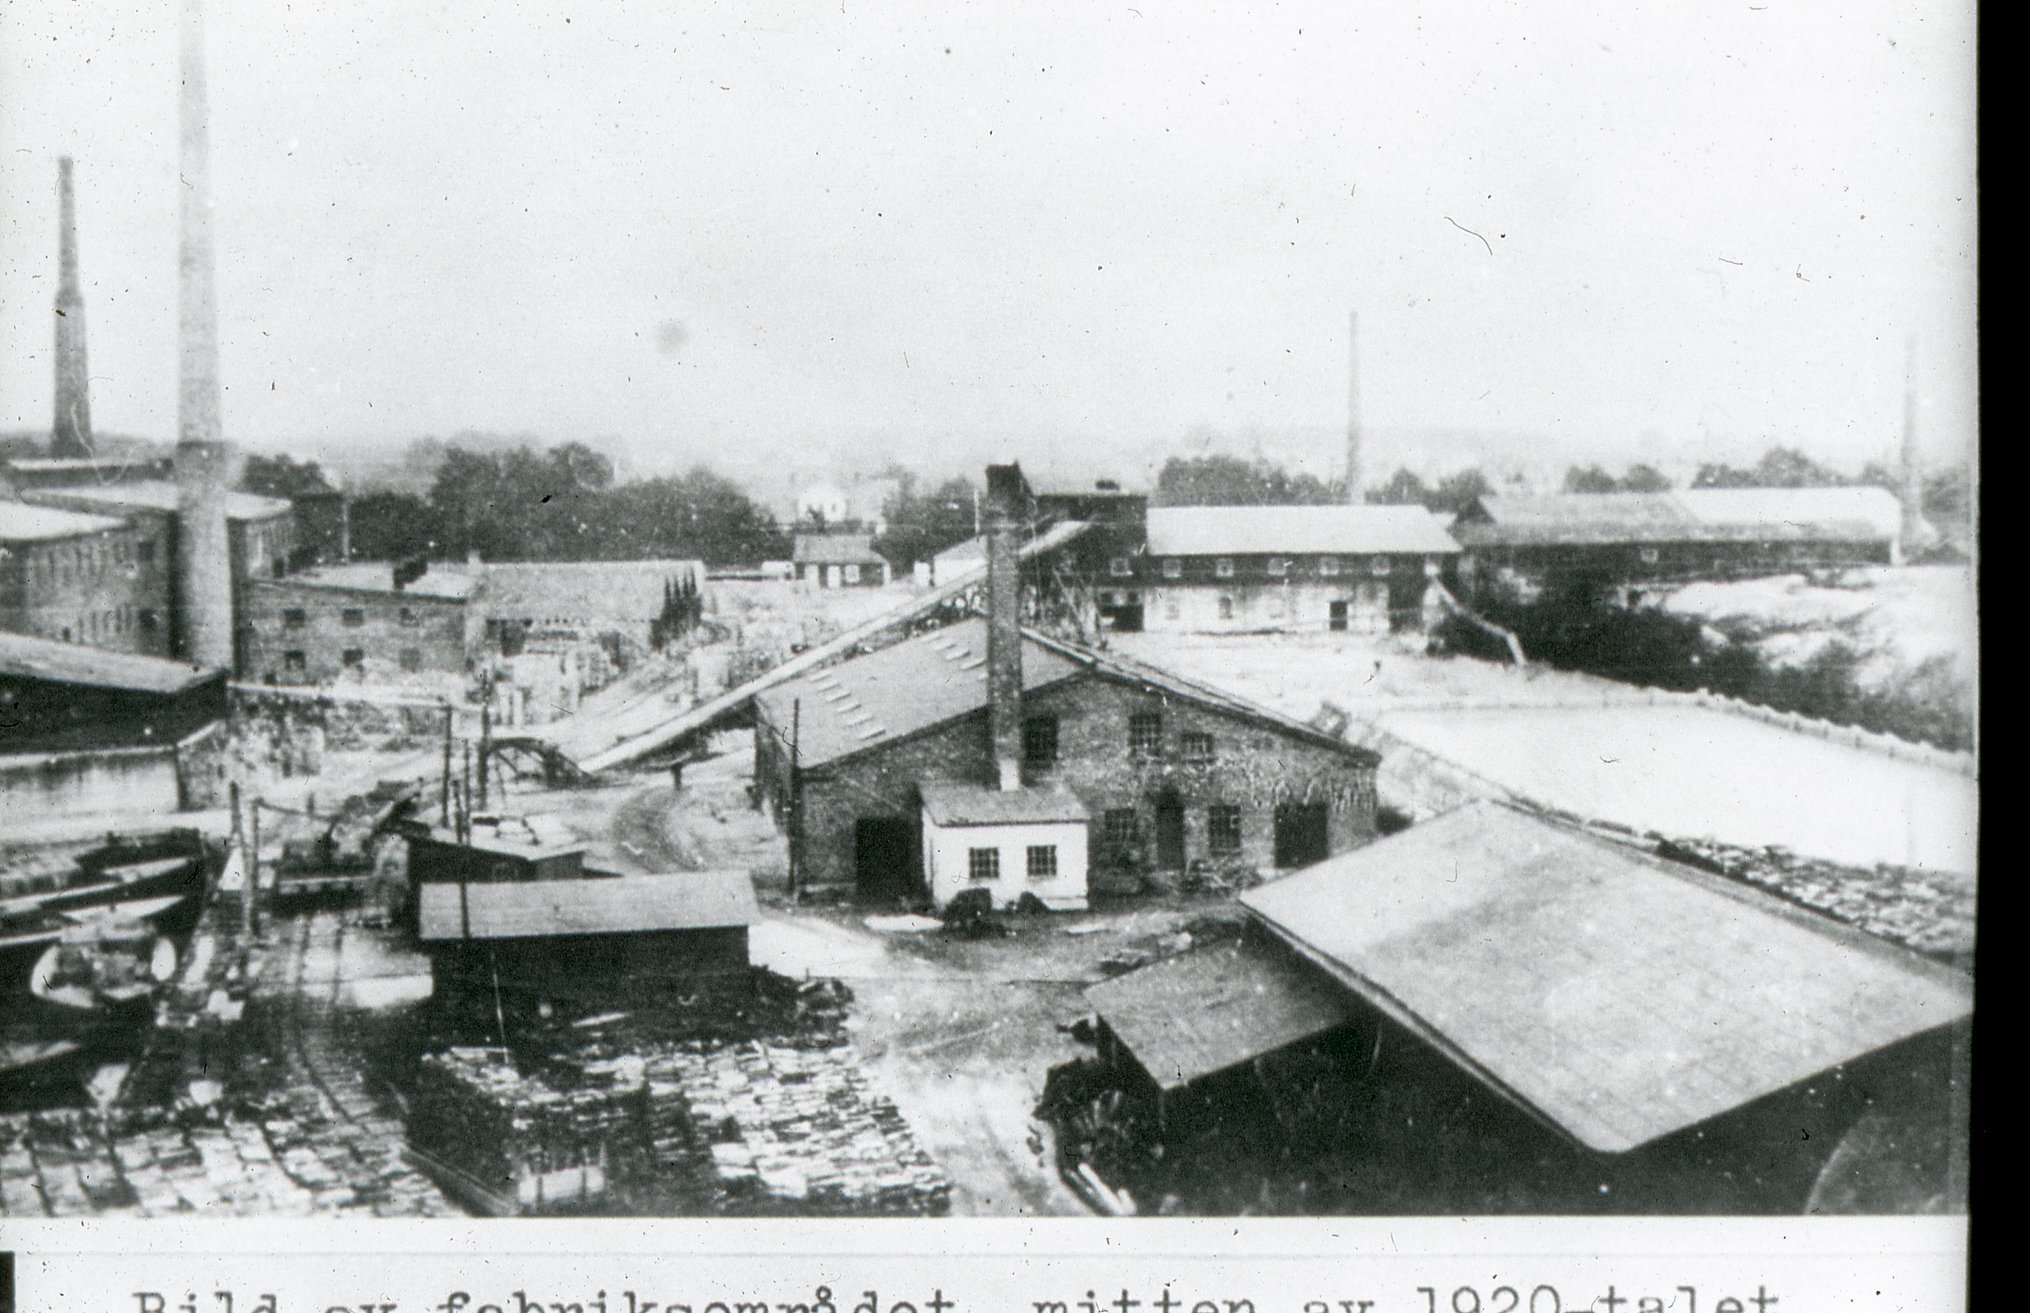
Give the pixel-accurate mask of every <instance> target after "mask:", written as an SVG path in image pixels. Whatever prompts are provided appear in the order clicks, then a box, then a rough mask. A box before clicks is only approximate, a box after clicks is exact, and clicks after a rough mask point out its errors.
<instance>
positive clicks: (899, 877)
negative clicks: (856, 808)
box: [853, 816, 922, 903]
mask: <svg viewBox="0 0 2030 1313" xmlns="http://www.w3.org/2000/svg"><path fill="white" fill-rule="evenodd" d="M916 863H917V847H916V826H915V825H914V824H913V823H911V821H910V819H909V818H908V817H907V816H862V817H861V818H860V819H859V820H857V821H855V822H854V823H853V883H854V890H855V892H856V893H857V894H858V895H859V897H860V898H861V899H863V900H864V901H867V902H870V903H894V902H898V901H900V902H911V901H914V900H915V899H916V896H917V894H918V892H919V889H920V886H921V883H922V882H921V881H920V880H919V879H918V877H917V873H916Z"/></svg>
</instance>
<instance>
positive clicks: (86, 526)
mask: <svg viewBox="0 0 2030 1313" xmlns="http://www.w3.org/2000/svg"><path fill="white" fill-rule="evenodd" d="M123 527H125V522H124V521H122V520H114V519H109V518H107V517H106V516H103V515H88V514H86V513H85V512H83V511H66V510H60V509H58V508H57V507H54V506H31V505H29V504H28V503H27V502H18V501H0V542H8V543H27V542H49V541H52V540H55V539H59V538H78V537H82V536H83V535H85V534H88V533H104V532H105V531H106V530H108V529H119V528H123Z"/></svg>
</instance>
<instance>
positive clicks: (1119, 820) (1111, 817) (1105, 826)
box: [1100, 807, 1141, 844]
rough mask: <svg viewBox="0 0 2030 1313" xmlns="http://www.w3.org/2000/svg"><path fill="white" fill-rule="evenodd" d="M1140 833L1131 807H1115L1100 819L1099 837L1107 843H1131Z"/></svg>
mask: <svg viewBox="0 0 2030 1313" xmlns="http://www.w3.org/2000/svg"><path fill="white" fill-rule="evenodd" d="M1140 833H1141V828H1140V826H1139V824H1138V823H1137V821H1136V819H1135V809H1134V808H1133V807H1115V808H1112V809H1110V810H1109V811H1108V812H1107V814H1106V815H1105V816H1103V817H1101V818H1100V837H1101V838H1102V839H1105V840H1106V841H1107V842H1108V843H1111V844H1124V843H1133V842H1135V839H1136V837H1137V836H1138V835H1139V834H1140Z"/></svg>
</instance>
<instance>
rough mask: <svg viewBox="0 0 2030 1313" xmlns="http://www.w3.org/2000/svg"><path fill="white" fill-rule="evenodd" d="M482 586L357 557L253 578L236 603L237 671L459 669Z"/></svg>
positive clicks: (279, 674) (312, 679) (478, 620)
mask: <svg viewBox="0 0 2030 1313" xmlns="http://www.w3.org/2000/svg"><path fill="white" fill-rule="evenodd" d="M418 564H420V563H418ZM481 590H482V585H481V581H480V580H479V579H478V578H477V577H475V576H473V575H470V574H463V573H458V572H455V571H450V570H431V569H427V568H425V569H422V570H420V571H418V570H417V568H416V565H409V566H406V567H405V566H400V565H387V564H377V563H371V562H364V561H362V562H355V563H353V564H349V565H327V566H319V567H317V568H315V569H311V570H306V571H304V572H302V573H301V574H294V575H289V576H287V577H285V578H280V579H261V580H255V581H253V582H252V583H250V584H249V586H248V588H247V590H246V594H245V598H246V601H245V605H244V606H243V607H242V609H241V612H240V637H241V645H242V648H243V650H244V652H245V662H244V665H243V671H244V673H245V676H246V677H247V678H249V679H256V680H261V681H263V682H267V683H275V684H326V683H330V682H331V681H333V680H336V679H338V678H339V677H341V676H342V675H346V674H348V673H351V674H355V675H364V674H367V673H373V672H375V671H379V672H401V673H404V674H415V673H418V672H422V671H444V672H451V673H463V672H464V671H466V670H467V669H468V668H469V667H470V665H471V663H472V661H473V660H474V659H475V658H477V657H478V655H479V653H480V648H481V644H482V642H483V641H484V638H485V633H486V616H485V613H484V612H483V611H482V610H481V608H480V606H479V603H478V598H479V596H480V593H481Z"/></svg>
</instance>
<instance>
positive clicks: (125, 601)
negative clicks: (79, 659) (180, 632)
mask: <svg viewBox="0 0 2030 1313" xmlns="http://www.w3.org/2000/svg"><path fill="white" fill-rule="evenodd" d="M169 578H170V564H169V553H168V551H167V549H166V545H165V544H164V543H163V542H162V540H161V537H160V535H159V534H158V533H156V532H153V531H152V530H151V528H150V526H148V525H147V524H145V523H142V524H137V523H135V522H133V521H129V520H125V519H118V518H114V517H112V516H107V515H93V514H88V513H86V512H83V511H71V510H62V509H58V508H56V507H51V506H31V505H28V504H27V503H24V502H0V630H6V631H8V632H10V633H17V634H30V635H34V636H36V637H40V638H48V639H54V640H56V641H58V642H62V643H81V644H85V645H87V646H90V647H97V648H104V649H106V650H107V651H112V652H134V653H140V654H144V655H149V656H168V655H169V653H170V633H169V618H168V610H169Z"/></svg>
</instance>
